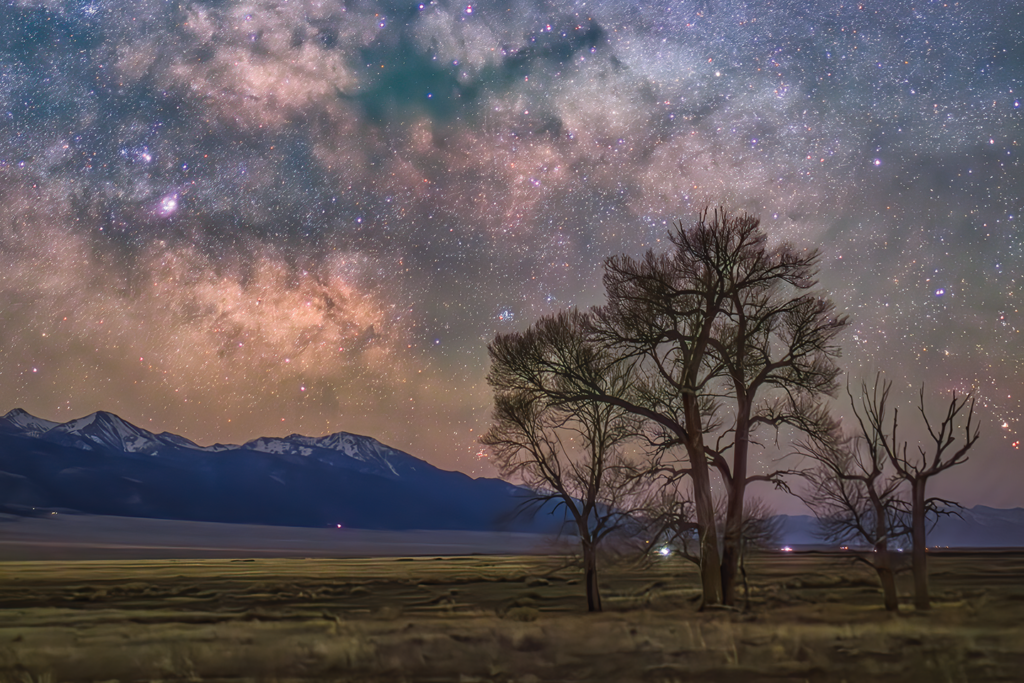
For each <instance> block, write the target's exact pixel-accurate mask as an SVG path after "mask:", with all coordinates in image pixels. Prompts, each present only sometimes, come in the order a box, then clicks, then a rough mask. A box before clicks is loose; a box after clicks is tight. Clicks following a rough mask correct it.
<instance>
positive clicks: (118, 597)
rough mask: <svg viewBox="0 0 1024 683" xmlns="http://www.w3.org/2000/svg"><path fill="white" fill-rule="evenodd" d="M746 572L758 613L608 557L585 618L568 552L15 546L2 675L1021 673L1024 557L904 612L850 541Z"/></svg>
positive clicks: (937, 561)
mask: <svg viewBox="0 0 1024 683" xmlns="http://www.w3.org/2000/svg"><path fill="white" fill-rule="evenodd" d="M11 528H12V527H11V526H2V525H0V534H3V533H4V530H5V529H7V530H10V529H11ZM282 533H283V532H282ZM7 536H8V538H9V537H10V533H8V534H7ZM413 537H415V535H414V536H413ZM435 540H436V539H435ZM519 540H520V541H521V542H523V543H526V540H525V539H523V538H520V539H519ZM53 542H54V543H56V542H55V541H53ZM476 542H477V543H478V544H479V543H482V538H477V539H476ZM491 542H493V543H500V538H499V537H494V538H493V539H492V541H491ZM542 546H543V544H540V545H537V544H536V543H535V545H534V546H533V550H532V552H540V549H542ZM55 547H57V546H55ZM147 547H149V546H147ZM477 547H478V546H477ZM418 549H419V550H423V549H424V546H418ZM51 550H53V549H51ZM151 550H152V549H151ZM295 550H298V549H295ZM21 552H22V553H23V554H24V552H25V551H24V549H23V550H22V551H21ZM268 552H269V551H268ZM0 553H2V547H0ZM121 554H122V555H124V554H126V553H125V552H123V551H122V552H121ZM186 554H187V553H186ZM0 557H2V554H0ZM747 571H748V575H749V608H748V609H747V610H745V611H733V610H713V611H704V612H701V611H698V607H699V586H698V582H697V578H698V577H697V572H696V570H695V568H694V567H693V566H692V565H690V564H688V563H686V562H684V561H683V560H681V559H679V558H675V557H668V558H664V559H659V560H658V561H656V562H654V563H653V564H651V565H650V566H639V565H637V564H636V563H634V562H627V561H619V562H615V563H610V564H608V565H607V566H606V568H605V570H604V573H603V576H602V580H601V587H602V591H603V596H604V600H605V612H603V613H601V614H587V612H586V604H585V600H584V597H583V586H582V583H581V578H582V577H581V573H580V571H579V569H578V568H577V567H575V566H574V565H573V563H572V561H571V558H570V557H567V556H565V555H550V554H547V555H546V554H533V555H530V554H516V555H444V554H439V555H436V556H433V555H422V554H415V555H410V556H401V555H396V554H391V556H387V557H375V558H356V557H348V558H346V557H341V558H332V557H315V556H311V557H299V556H288V557H267V556H259V557H219V558H187V557H178V558H164V559H155V558H154V559H131V558H125V557H104V558H101V559H89V560H78V559H69V558H66V557H64V558H60V559H45V560H26V559H8V560H7V561H2V562H0V683H7V682H8V681H9V682H11V683H14V682H18V683H42V682H44V681H45V682H47V683H57V682H60V681H113V680H117V681H157V680H162V681H167V680H189V681H238V680H253V681H286V680H288V681H313V680H316V681H321V680H323V681H328V680H330V681H371V682H373V681H423V682H426V681H432V682H433V681H458V682H460V683H468V682H470V681H521V682H524V683H525V682H527V681H530V682H538V681H665V682H668V681H703V682H715V681H729V682H732V681H735V682H737V683H738V682H740V681H743V682H748V681H750V682H767V681H829V682H831V681H835V682H836V683H839V682H840V681H848V682H850V683H853V682H854V681H871V682H872V683H874V682H878V683H882V682H885V681H929V682H931V681H935V682H950V683H961V682H964V683H966V682H968V681H971V682H974V681H1021V680H1024V626H1022V623H1021V622H1022V616H1024V553H1018V552H987V553H986V552H977V553H970V552H952V551H944V552H936V553H934V554H933V555H932V557H931V576H932V593H933V596H934V598H935V600H934V608H933V609H932V610H931V611H930V612H928V613H920V612H916V611H915V610H914V609H913V608H912V606H911V605H910V602H909V592H910V588H911V586H910V583H909V576H904V577H902V578H901V591H902V592H903V593H904V598H905V599H904V604H903V605H902V609H901V612H900V613H899V614H898V615H893V614H889V613H886V612H885V611H884V610H883V609H882V607H881V597H880V594H879V591H878V589H877V586H876V582H875V580H874V577H873V574H872V572H871V571H870V570H869V569H868V568H867V567H864V566H862V565H860V564H858V563H855V562H854V561H852V560H851V559H850V557H849V556H848V555H846V554H844V553H838V552H837V553H771V554H761V555H757V556H754V557H752V558H750V559H749V561H748V566H747Z"/></svg>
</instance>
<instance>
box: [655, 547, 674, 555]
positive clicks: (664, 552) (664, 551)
mask: <svg viewBox="0 0 1024 683" xmlns="http://www.w3.org/2000/svg"><path fill="white" fill-rule="evenodd" d="M671 552H672V551H671V550H669V547H668V546H667V545H664V546H662V547H661V550H659V551H658V554H659V555H661V556H662V557H667V556H668V555H669V553H671Z"/></svg>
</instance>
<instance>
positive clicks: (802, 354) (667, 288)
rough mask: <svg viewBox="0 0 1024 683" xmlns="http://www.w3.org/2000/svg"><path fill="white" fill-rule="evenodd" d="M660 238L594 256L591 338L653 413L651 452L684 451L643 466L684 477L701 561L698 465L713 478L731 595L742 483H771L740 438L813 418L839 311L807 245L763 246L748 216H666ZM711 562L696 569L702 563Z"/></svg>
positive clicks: (703, 476) (826, 386) (703, 507)
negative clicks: (600, 275)
mask: <svg viewBox="0 0 1024 683" xmlns="http://www.w3.org/2000/svg"><path fill="white" fill-rule="evenodd" d="M670 239H671V242H672V244H673V246H674V249H673V251H671V252H669V253H668V254H663V255H656V254H654V253H653V252H649V253H648V254H647V255H646V257H645V258H644V259H643V260H640V261H637V260H634V259H631V258H628V257H614V258H611V259H609V260H608V261H607V263H606V274H605V286H606V289H607V291H608V303H607V304H606V305H605V306H602V307H599V308H597V309H595V311H594V328H595V337H596V338H597V339H599V340H601V341H602V343H604V344H606V345H607V346H608V347H609V348H611V349H613V352H614V353H617V354H619V355H620V357H622V358H624V359H629V362H630V363H632V365H631V368H632V372H633V375H634V377H635V380H636V382H635V387H636V389H637V391H636V392H635V393H634V397H633V400H634V402H635V403H636V404H637V405H638V406H641V407H643V408H646V409H648V410H650V411H653V412H655V413H657V415H658V419H656V420H655V421H654V423H653V424H654V426H655V427H656V429H657V430H660V431H661V434H660V435H659V436H658V437H657V438H656V439H655V441H657V442H659V446H660V449H659V453H662V454H668V453H671V450H670V449H668V448H667V447H668V446H671V445H681V446H683V447H684V448H685V451H686V455H687V458H686V461H685V462H684V463H680V464H679V465H677V466H674V467H673V466H672V465H671V464H669V463H666V461H665V459H664V458H661V459H659V462H658V463H657V466H656V469H657V470H659V471H661V472H664V471H666V470H668V471H674V472H676V473H678V474H687V475H689V476H690V477H691V478H692V480H693V486H692V491H693V505H694V512H695V515H696V523H697V526H698V530H699V535H700V538H701V552H700V557H701V558H702V562H703V558H706V557H707V556H708V555H709V554H710V553H711V552H712V551H711V546H712V544H717V543H718V538H717V533H713V532H712V531H711V530H710V529H709V528H708V525H709V524H710V523H712V522H713V519H714V518H713V505H712V503H711V488H710V474H709V469H708V467H707V465H706V464H705V463H710V465H711V466H712V467H713V468H715V469H717V471H718V472H719V474H720V475H721V477H722V481H723V483H724V484H725V487H726V500H727V504H726V513H725V526H724V534H723V535H722V538H721V565H720V567H719V568H718V570H719V573H720V577H721V578H720V579H719V584H720V586H721V591H722V593H721V595H722V600H723V602H725V603H726V604H729V605H732V604H734V603H735V600H736V590H737V580H738V578H739V563H740V555H741V545H742V528H743V520H744V519H745V515H744V504H745V498H746V488H747V485H748V484H749V483H751V482H753V481H758V480H761V481H776V482H777V481H778V478H777V476H776V475H775V474H774V473H772V472H760V473H757V474H753V473H751V472H750V467H749V459H750V447H751V443H752V441H751V436H752V434H753V432H754V431H755V430H756V429H757V428H758V427H759V426H763V425H771V426H774V427H776V428H777V427H779V426H780V425H781V424H783V423H789V424H791V425H794V426H796V427H798V428H808V427H810V428H812V429H817V428H818V426H817V425H816V424H813V420H814V419H815V418H816V416H817V414H818V411H817V410H816V406H815V402H816V399H817V398H818V397H819V396H820V395H822V394H831V393H833V392H834V390H835V388H836V386H835V378H836V376H837V375H838V373H839V369H838V367H837V366H836V364H835V359H836V358H837V357H838V355H839V347H838V346H837V345H836V344H835V342H834V340H835V337H836V336H837V335H838V334H839V333H840V332H841V331H842V330H843V329H844V328H845V327H846V318H845V317H844V316H840V315H837V313H836V311H835V307H834V305H833V303H832V302H831V301H830V300H829V299H827V298H824V297H821V296H819V295H817V294H815V293H812V292H811V291H810V289H811V288H813V287H814V286H815V285H816V284H817V280H816V279H815V278H816V274H817V269H818V261H819V253H818V251H817V250H814V249H804V250H800V249H796V248H794V247H793V246H792V245H790V244H788V243H785V242H783V243H779V244H777V245H775V246H771V245H769V243H768V236H767V234H766V233H765V232H764V230H763V229H762V228H761V225H760V220H759V219H758V218H757V217H754V216H750V215H746V214H738V215H730V214H729V213H727V212H726V211H725V210H724V209H720V208H719V209H715V210H709V209H705V210H704V211H703V212H702V213H701V214H700V215H699V216H698V219H697V221H696V223H695V225H694V226H692V227H691V228H689V229H684V227H683V226H682V225H681V224H677V225H676V226H675V229H674V230H673V232H672V233H670ZM709 437H713V440H712V438H709ZM666 465H667V467H666ZM711 564H713V562H711V561H709V562H707V563H706V564H702V572H703V571H708V572H710V571H713V570H714V568H713V567H712V566H710V565H711ZM710 582H711V580H710V579H709V580H708V583H710Z"/></svg>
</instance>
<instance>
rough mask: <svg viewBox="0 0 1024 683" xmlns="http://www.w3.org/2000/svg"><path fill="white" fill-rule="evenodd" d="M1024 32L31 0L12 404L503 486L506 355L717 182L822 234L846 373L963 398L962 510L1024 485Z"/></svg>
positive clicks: (781, 11) (0, 109) (772, 13)
mask: <svg viewBox="0 0 1024 683" xmlns="http://www.w3.org/2000/svg"><path fill="white" fill-rule="evenodd" d="M1022 28H1024V11H1022V8H1021V5H1020V4H1019V3H1017V2H1014V1H1011V0H989V1H987V2H983V3H980V2H960V3H956V2H928V1H927V0H921V2H915V3H911V2H904V1H896V2H893V1H886V2H876V1H865V2H861V3H857V2H843V3H838V2H829V1H826V2H818V1H814V2H812V1H811V0H797V1H792V2H767V1H765V2H753V1H750V2H741V1H739V0H735V1H720V0H699V1H696V2H688V1H684V2H645V3H640V4H634V3H631V2H619V1H618V0H603V1H598V2H589V1H588V2H582V1H578V2H575V3H574V2H568V1H565V2H541V1H530V2H526V1H524V2H517V1H514V0H508V1H502V0H486V1H483V2H479V3H477V2H473V3H472V4H466V3H465V2H463V3H461V4H458V3H451V2H427V3H424V4H417V3H404V2H376V3H375V2H371V1H367V2H361V1H359V0H353V1H351V2H337V1H335V2H315V1H309V2H298V1H292V2H288V1H285V0H277V1H274V2H271V1H267V2H257V1H253V0H246V1H235V0H216V1H210V2H198V1H195V2H187V1H180V2H174V1H170V2H165V1H162V0H161V1H157V0H138V1H132V2H126V1H124V0H96V1H94V0H89V1H67V2H60V1H54V2H48V1H46V0H43V1H40V2H21V1H19V0H15V2H14V3H13V4H10V3H9V4H6V5H5V6H4V8H3V9H0V50H2V52H0V311H2V313H0V314H2V319H3V328H2V330H0V396H3V397H4V402H5V403H6V404H7V405H6V407H5V408H4V410H7V409H10V408H13V407H15V406H20V407H23V408H25V409H27V410H29V411H30V412H33V413H35V414H37V415H39V416H41V417H45V418H48V419H56V420H62V421H63V420H66V419H70V418H72V417H78V416H81V415H84V414H86V413H89V412H92V411H94V410H98V409H106V410H111V411H114V412H116V413H118V414H120V415H121V416H123V417H125V418H126V419H128V420H130V421H132V422H134V423H136V424H139V425H140V426H143V427H147V428H149V429H151V430H154V431H161V430H170V431H173V432H176V433H180V434H182V435H184V436H187V437H189V438H191V439H193V440H196V441H198V442H201V443H212V442H214V441H222V442H230V441H236V442H237V441H241V440H245V439H249V438H253V437H255V436H258V435H282V434H288V433H293V432H300V433H306V434H314V435H315V434H322V433H326V432H332V431H339V430H346V431H352V432H357V433H363V434H369V435H372V436H375V437H377V438H379V439H381V440H382V441H384V442H386V443H389V444H391V445H393V446H396V447H399V448H403V449H406V450H409V451H411V452H412V453H414V454H416V455H419V456H420V457H424V458H426V459H428V460H430V461H431V462H433V463H434V464H437V465H439V466H442V467H448V468H458V469H462V470H464V471H467V472H471V473H475V474H486V473H491V470H490V468H489V466H488V465H487V464H486V461H484V460H478V458H477V457H476V454H477V452H478V451H479V450H480V448H479V445H478V444H477V443H476V437H477V436H478V435H479V434H480V432H481V431H482V430H483V429H485V428H486V426H487V421H488V417H489V409H490V395H489V392H488V390H487V387H486V385H485V384H484V382H483V376H484V374H485V372H486V369H487V357H486V343H487V341H488V340H490V339H492V338H493V336H494V335H495V333H497V332H502V331H509V330H513V329H521V328H523V327H524V326H526V325H528V324H530V323H531V322H532V321H533V320H535V319H536V318H537V317H538V316H540V315H542V314H545V313H549V312H552V311H556V310H559V309H562V308H565V307H568V306H581V307H585V306H589V305H592V304H595V303H599V302H600V301H601V298H602V291H601V287H600V276H601V262H602V260H603V259H604V258H605V257H606V256H609V255H612V254H616V253H622V252H627V253H632V254H637V253H640V252H641V251H643V250H644V249H647V248H650V247H654V248H660V245H662V244H663V243H664V237H665V235H666V231H667V229H668V226H669V225H670V224H671V222H672V221H673V220H675V219H683V221H684V222H686V221H688V220H689V218H690V217H692V216H693V214H694V211H695V210H696V209H698V208H699V207H701V206H702V205H704V204H705V203H708V202H712V203H723V204H725V205H727V206H729V207H730V208H732V209H735V210H746V211H750V212H753V213H756V214H758V215H760V216H761V218H762V220H763V223H764V225H765V226H766V228H767V229H768V231H769V233H770V235H771V237H772V239H787V240H792V241H794V242H795V243H797V244H800V245H805V246H818V247H820V248H821V249H822V250H823V253H824V258H823V261H822V276H821V277H822V287H823V290H824V291H825V292H826V293H827V294H829V295H831V296H832V297H833V298H834V299H835V300H836V302H837V303H838V304H839V306H840V308H841V309H843V310H845V311H847V312H848V313H849V314H850V316H851V320H852V325H851V330H850V331H849V332H848V333H847V335H846V337H845V338H844V341H843V344H844V358H843V360H842V363H843V366H844V368H845V369H846V370H847V371H848V373H849V377H850V379H851V381H853V382H855V383H856V382H859V381H861V380H862V379H864V378H870V377H871V376H872V375H873V373H874V372H876V371H877V370H886V371H887V374H888V376H890V377H891V378H893V379H895V380H896V381H897V387H898V388H899V389H901V390H906V391H907V392H908V393H907V396H912V394H913V390H914V389H915V388H916V387H917V386H919V384H920V382H921V381H923V380H924V381H926V382H927V386H928V390H929V392H930V393H931V395H933V396H935V397H936V401H940V400H943V397H947V399H948V395H949V394H948V392H949V391H951V390H959V391H974V392H976V394H977V395H978V396H979V399H980V401H981V405H982V407H981V417H982V431H983V441H982V442H981V444H980V446H979V447H978V450H979V454H978V455H977V456H976V458H975V462H974V463H972V465H971V466H970V467H973V468H974V469H972V470H970V478H971V479H973V480H974V482H975V483H974V484H973V487H968V489H966V490H964V489H961V490H960V492H959V498H961V499H962V500H964V502H968V503H977V502H988V503H990V504H997V505H1007V506H1008V505H1022V504H1024V493H1021V492H1020V491H1019V490H1018V487H1017V486H1016V484H1015V483H1014V481H1020V480H1021V478H1022V477H1024V466H1022V465H1021V464H1020V463H1021V456H1020V451H1019V450H1017V449H1016V447H1015V445H1014V444H1015V442H1017V441H1018V439H1022V438H1024V436H1022V434H1021V432H1022V431H1024V425H1022V424H1021V422H1020V420H1021V416H1022V410H1021V409H1022V396H1024V389H1022V387H1021V382H1022V379H1024V353H1022V352H1021V344H1022V339H1021V334H1020V329H1021V327H1024V316H1022V314H1021V312H1020V310H1019V308H1020V306H1021V302H1020V299H1021V297H1022V296H1024V290H1022V285H1024V263H1022V258H1024V230H1022V228H1021V225H1022V224H1024V221H1022V218H1021V216H1020V213H1021V212H1022V211H1024V206H1022V200H1021V197H1022V196H1024V173H1022V167H1021V161H1020V158H1021V154H1022V152H1024V150H1022V148H1021V144H1022V142H1024V108H1022V107H1021V102H1022V101H1024V82H1022V80H1024V35H1022ZM965 471H966V470H965Z"/></svg>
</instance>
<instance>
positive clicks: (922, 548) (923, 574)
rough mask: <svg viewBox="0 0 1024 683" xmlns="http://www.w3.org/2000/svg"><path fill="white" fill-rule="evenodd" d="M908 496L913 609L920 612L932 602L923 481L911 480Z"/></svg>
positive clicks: (926, 608)
mask: <svg viewBox="0 0 1024 683" xmlns="http://www.w3.org/2000/svg"><path fill="white" fill-rule="evenodd" d="M910 495H911V497H912V499H913V500H912V502H911V509H910V514H911V527H910V539H911V542H912V543H913V546H914V547H913V548H912V550H911V552H912V555H911V560H912V562H913V566H912V570H913V574H914V607H915V608H917V609H920V610H928V609H931V608H932V601H931V596H930V595H929V590H928V539H927V532H926V530H925V519H924V513H925V502H924V480H923V479H913V480H911V489H910Z"/></svg>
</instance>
